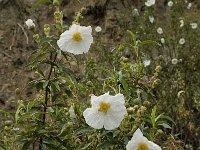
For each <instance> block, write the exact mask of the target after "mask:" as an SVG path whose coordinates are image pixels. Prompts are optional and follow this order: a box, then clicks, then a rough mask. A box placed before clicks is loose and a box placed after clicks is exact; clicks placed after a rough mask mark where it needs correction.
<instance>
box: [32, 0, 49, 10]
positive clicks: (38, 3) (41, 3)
mask: <svg viewBox="0 0 200 150" xmlns="http://www.w3.org/2000/svg"><path fill="white" fill-rule="evenodd" d="M46 3H51V0H39V1H37V2H36V3H35V4H34V5H33V6H32V8H34V9H35V8H37V7H38V6H40V5H44V4H46Z"/></svg>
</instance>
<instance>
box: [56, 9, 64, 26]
mask: <svg viewBox="0 0 200 150" xmlns="http://www.w3.org/2000/svg"><path fill="white" fill-rule="evenodd" d="M62 17H63V14H62V12H61V11H59V10H57V11H55V12H54V18H55V21H56V23H62Z"/></svg>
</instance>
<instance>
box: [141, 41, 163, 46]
mask: <svg viewBox="0 0 200 150" xmlns="http://www.w3.org/2000/svg"><path fill="white" fill-rule="evenodd" d="M147 44H156V45H159V46H160V44H159V43H158V42H156V41H153V40H146V41H142V42H141V43H140V45H139V46H143V45H147Z"/></svg>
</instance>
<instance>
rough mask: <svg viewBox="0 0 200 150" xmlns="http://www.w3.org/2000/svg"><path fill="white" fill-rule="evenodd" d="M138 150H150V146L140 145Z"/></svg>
mask: <svg viewBox="0 0 200 150" xmlns="http://www.w3.org/2000/svg"><path fill="white" fill-rule="evenodd" d="M137 150H148V146H147V144H145V143H139V144H138V148H137Z"/></svg>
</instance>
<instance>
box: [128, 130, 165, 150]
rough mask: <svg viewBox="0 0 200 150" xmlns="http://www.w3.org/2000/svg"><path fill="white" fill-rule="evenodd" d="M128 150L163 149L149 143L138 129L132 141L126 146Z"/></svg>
mask: <svg viewBox="0 0 200 150" xmlns="http://www.w3.org/2000/svg"><path fill="white" fill-rule="evenodd" d="M126 150H162V149H161V147H160V146H159V145H157V144H155V143H153V142H151V141H149V140H148V139H147V138H146V137H145V136H143V134H142V132H141V131H140V129H139V128H138V129H137V130H136V131H135V133H134V134H133V137H132V139H131V140H130V141H129V142H128V144H127V145H126Z"/></svg>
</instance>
